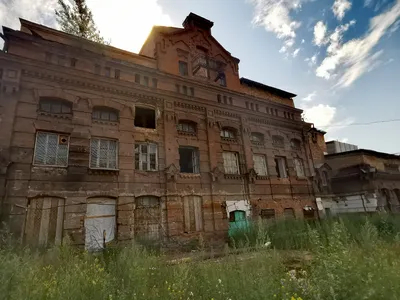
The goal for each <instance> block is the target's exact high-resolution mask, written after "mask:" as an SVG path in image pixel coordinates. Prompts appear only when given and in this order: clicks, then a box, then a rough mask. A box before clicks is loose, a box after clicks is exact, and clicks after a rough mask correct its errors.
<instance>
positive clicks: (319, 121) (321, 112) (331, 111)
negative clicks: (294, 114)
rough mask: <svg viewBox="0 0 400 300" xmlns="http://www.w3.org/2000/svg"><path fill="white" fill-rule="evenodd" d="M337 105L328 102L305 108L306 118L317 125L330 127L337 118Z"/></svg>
mask: <svg viewBox="0 0 400 300" xmlns="http://www.w3.org/2000/svg"><path fill="white" fill-rule="evenodd" d="M335 114H336V107H333V106H330V105H328V104H318V105H315V106H312V107H309V108H306V109H305V110H304V119H305V121H307V122H312V123H314V125H315V126H316V127H328V126H329V125H330V124H331V123H332V121H333V119H334V118H335Z"/></svg>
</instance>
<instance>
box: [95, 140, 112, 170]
mask: <svg viewBox="0 0 400 300" xmlns="http://www.w3.org/2000/svg"><path fill="white" fill-rule="evenodd" d="M90 168H92V169H107V170H116V169H117V168H118V143H117V141H116V140H108V139H96V138H95V139H92V140H91V141H90Z"/></svg>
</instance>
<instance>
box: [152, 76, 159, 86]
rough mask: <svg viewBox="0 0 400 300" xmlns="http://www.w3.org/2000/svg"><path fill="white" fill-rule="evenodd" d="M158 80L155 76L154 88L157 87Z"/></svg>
mask: <svg viewBox="0 0 400 300" xmlns="http://www.w3.org/2000/svg"><path fill="white" fill-rule="evenodd" d="M157 85H158V80H157V78H153V88H157Z"/></svg>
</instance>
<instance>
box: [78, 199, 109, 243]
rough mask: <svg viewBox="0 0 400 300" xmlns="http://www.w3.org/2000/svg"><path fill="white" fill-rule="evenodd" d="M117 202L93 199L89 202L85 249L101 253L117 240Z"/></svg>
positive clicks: (86, 218)
mask: <svg viewBox="0 0 400 300" xmlns="http://www.w3.org/2000/svg"><path fill="white" fill-rule="evenodd" d="M115 228H116V218H115V200H114V199H110V198H93V199H89V200H88V204H87V208H86V216H85V249H86V250H89V251H99V250H101V249H104V248H105V247H106V244H107V243H109V242H111V241H113V240H114V239H115Z"/></svg>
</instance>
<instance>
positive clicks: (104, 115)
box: [92, 107, 118, 122]
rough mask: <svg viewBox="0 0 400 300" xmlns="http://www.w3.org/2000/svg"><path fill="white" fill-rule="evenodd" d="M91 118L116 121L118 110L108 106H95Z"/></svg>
mask: <svg viewBox="0 0 400 300" xmlns="http://www.w3.org/2000/svg"><path fill="white" fill-rule="evenodd" d="M92 118H93V119H94V120H101V121H109V122H118V111H116V110H114V109H111V108H108V107H95V108H94V109H93V113H92Z"/></svg>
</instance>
